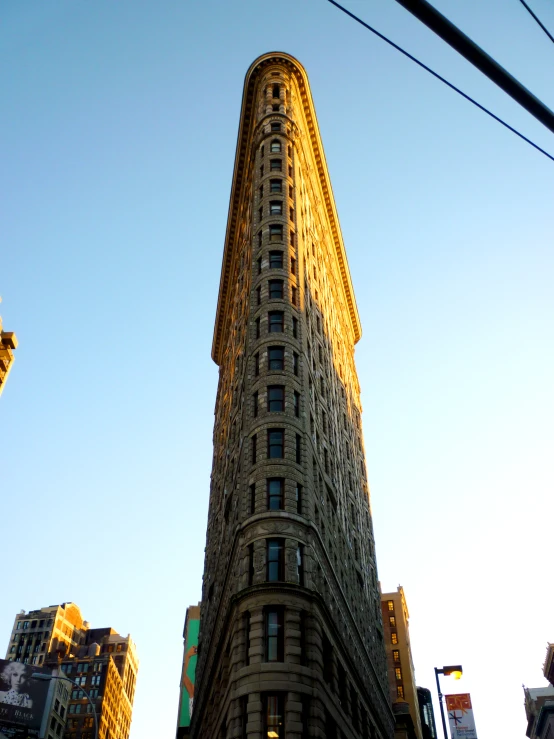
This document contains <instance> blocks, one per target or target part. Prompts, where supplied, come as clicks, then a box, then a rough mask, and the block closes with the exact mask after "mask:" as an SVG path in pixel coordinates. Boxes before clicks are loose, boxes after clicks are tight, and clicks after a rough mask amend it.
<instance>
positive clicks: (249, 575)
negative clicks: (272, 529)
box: [248, 544, 254, 585]
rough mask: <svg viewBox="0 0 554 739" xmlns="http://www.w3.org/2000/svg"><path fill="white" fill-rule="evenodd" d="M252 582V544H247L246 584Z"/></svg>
mask: <svg viewBox="0 0 554 739" xmlns="http://www.w3.org/2000/svg"><path fill="white" fill-rule="evenodd" d="M253 583H254V544H249V545H248V584H249V585H252V584H253Z"/></svg>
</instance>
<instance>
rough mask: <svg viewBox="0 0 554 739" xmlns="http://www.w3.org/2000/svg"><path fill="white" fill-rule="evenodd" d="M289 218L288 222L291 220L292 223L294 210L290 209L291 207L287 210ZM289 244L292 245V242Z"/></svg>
mask: <svg viewBox="0 0 554 739" xmlns="http://www.w3.org/2000/svg"><path fill="white" fill-rule="evenodd" d="M289 218H290V220H291V221H294V208H293V207H292V205H291V207H290V208H289ZM290 243H291V244H292V243H294V242H293V241H291V242H290Z"/></svg>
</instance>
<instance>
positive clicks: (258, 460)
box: [191, 53, 394, 739]
mask: <svg viewBox="0 0 554 739" xmlns="http://www.w3.org/2000/svg"><path fill="white" fill-rule="evenodd" d="M360 335H361V327H360V321H359V317H358V312H357V308H356V303H355V298H354V293H353V289H352V284H351V279H350V273H349V269H348V264H347V260H346V253H345V248H344V244H343V240H342V236H341V231H340V226H339V221H338V216H337V212H336V208H335V203H334V199H333V194H332V190H331V183H330V180H329V174H328V171H327V167H326V163H325V156H324V153H323V147H322V143H321V138H320V135H319V130H318V125H317V120H316V116H315V109H314V105H313V101H312V97H311V93H310V87H309V84H308V78H307V75H306V72H305V70H304V68H303V67H302V66H301V65H300V64H299V63H298V62H297V61H296V60H295V59H294V58H293V57H291V56H289V55H287V54H282V53H272V54H266V55H264V56H262V57H260V58H259V59H257V60H256V61H255V62H254V63H253V65H252V66H251V67H250V69H249V71H248V73H247V75H246V80H245V85H244V93H243V100H242V109H241V118H240V127H239V135H238V143H237V152H236V159H235V168H234V175H233V185H232V191H231V199H230V207H229V217H228V223H227V234H226V240H225V248H224V255H223V266H222V273H221V282H220V290H219V299H218V308H217V316H216V324H215V332H214V341H213V348H212V357H213V359H214V361H215V362H216V363H217V364H218V366H219V385H218V391H217V400H216V409H215V426H214V456H213V467H212V478H211V489H210V502H209V514H208V529H207V542H206V555H205V566H204V579H203V589H202V603H201V619H200V636H199V644H198V663H197V670H196V688H195V696H194V709H193V713H192V722H191V736H192V737H194V739H199V738H200V737H202V739H216V738H217V739H230V738H231V737H241V738H244V739H258V738H260V737H262V736H263V737H264V738H265V737H272V738H273V739H282V737H284V736H285V732H286V737H287V739H308V738H309V739H315V738H316V737H326V738H327V739H338V738H339V737H340V738H341V739H358V737H360V736H364V737H371V738H372V739H389V737H392V735H393V731H394V718H393V715H392V711H391V707H390V703H389V698H388V684H387V669H386V657H385V650H384V643H383V626H382V619H381V609H380V600H379V589H378V583H377V570H376V562H375V546H374V538H373V531H372V520H371V512H370V505H369V489H368V483H367V476H366V468H365V458H364V448H363V441H362V428H361V403H360V388H359V384H358V378H357V374H356V368H355V364H354V346H355V344H356V342H357V341H358V340H359V338H360Z"/></svg>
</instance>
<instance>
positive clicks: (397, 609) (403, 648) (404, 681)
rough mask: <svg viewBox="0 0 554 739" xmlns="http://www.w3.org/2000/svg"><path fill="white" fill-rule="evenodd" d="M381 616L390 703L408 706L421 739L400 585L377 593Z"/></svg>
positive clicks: (413, 672) (406, 616)
mask: <svg viewBox="0 0 554 739" xmlns="http://www.w3.org/2000/svg"><path fill="white" fill-rule="evenodd" d="M381 612H382V615H383V631H384V635H385V649H386V653H387V673H388V679H389V694H390V700H391V703H392V704H395V703H398V702H405V703H407V704H408V706H409V708H410V716H411V717H412V722H413V725H414V730H415V735H416V737H417V739H422V738H423V735H422V728H421V720H420V715H419V701H418V695H417V686H416V681H415V670H414V664H413V661H412V649H411V646H410V630H409V618H410V614H409V612H408V604H407V603H406V597H405V595H404V589H403V588H402V586H401V585H399V586H398V588H397V590H396V592H395V593H394V592H393V593H381ZM396 713H399V712H398V711H397V712H396Z"/></svg>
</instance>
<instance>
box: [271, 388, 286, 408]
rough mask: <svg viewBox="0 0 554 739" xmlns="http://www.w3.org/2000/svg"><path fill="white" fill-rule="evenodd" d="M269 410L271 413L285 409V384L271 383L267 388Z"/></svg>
mask: <svg viewBox="0 0 554 739" xmlns="http://www.w3.org/2000/svg"><path fill="white" fill-rule="evenodd" d="M267 410H268V411H269V412H270V413H282V412H283V411H284V410H285V386H284V385H270V386H269V387H268V388H267Z"/></svg>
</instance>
